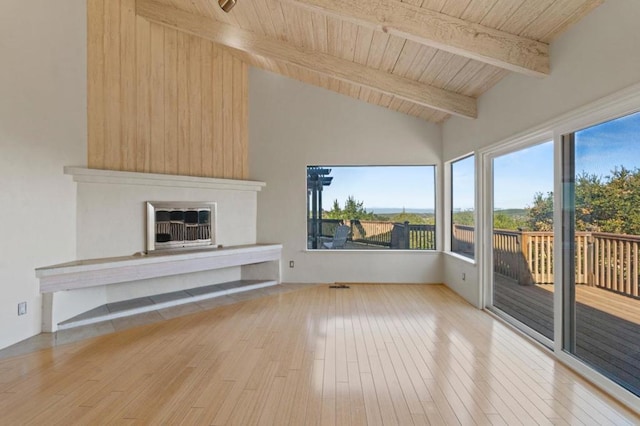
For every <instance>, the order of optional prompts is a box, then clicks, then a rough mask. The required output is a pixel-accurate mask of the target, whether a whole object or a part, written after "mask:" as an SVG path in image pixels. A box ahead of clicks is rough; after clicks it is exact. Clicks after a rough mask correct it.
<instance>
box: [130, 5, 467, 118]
mask: <svg viewBox="0 0 640 426" xmlns="http://www.w3.org/2000/svg"><path fill="white" fill-rule="evenodd" d="M136 13H137V14H138V15H139V16H141V17H143V18H145V19H147V20H149V21H152V22H156V23H159V24H162V25H165V26H168V27H171V28H175V29H177V30H179V31H183V32H187V33H189V34H193V35H195V36H198V37H201V38H204V39H207V40H210V41H213V42H215V43H218V44H221V45H224V46H226V47H228V48H230V49H232V50H235V51H238V52H241V53H243V54H250V55H255V56H261V57H265V58H270V59H275V60H278V61H283V62H286V63H288V64H292V65H296V66H299V67H302V68H305V69H308V70H311V71H315V72H318V73H321V74H324V75H327V76H330V77H333V78H337V79H339V80H342V81H345V82H349V83H353V84H358V85H360V86H364V87H367V88H370V89H373V90H376V91H379V92H382V93H385V94H387V95H391V96H396V97H398V98H400V99H403V100H406V101H409V102H413V103H415V104H418V105H421V106H424V107H428V108H433V109H436V110H439V111H444V112H446V113H449V114H453V115H457V116H461V117H466V118H476V117H477V105H476V100H475V99H474V98H472V97H469V96H465V95H461V94H459V93H455V92H451V91H448V90H444V89H441V88H438V87H434V86H430V85H426V84H423V83H420V82H417V81H414V80H410V79H407V78H404V77H401V76H397V75H394V74H391V73H387V72H385V71H381V70H377V69H374V68H370V67H367V66H366V65H361V64H358V63H355V62H352V61H348V60H346V59H342V58H338V57H335V56H331V55H328V54H326V53H322V52H317V51H312V50H309V49H305V48H302V47H298V46H294V45H291V44H289V43H287V42H284V41H280V40H275V39H271V38H269V37H265V36H262V35H259V34H255V33H252V32H249V31H246V30H243V29H240V28H237V27H235V26H231V25H228V24H225V23H222V22H220V21H217V20H215V19H211V18H208V17H204V16H201V15H195V14H192V13H189V12H185V11H182V10H179V9H176V8H173V7H171V6H167V5H165V4H162V3H158V2H156V1H154V0H137V1H136Z"/></svg>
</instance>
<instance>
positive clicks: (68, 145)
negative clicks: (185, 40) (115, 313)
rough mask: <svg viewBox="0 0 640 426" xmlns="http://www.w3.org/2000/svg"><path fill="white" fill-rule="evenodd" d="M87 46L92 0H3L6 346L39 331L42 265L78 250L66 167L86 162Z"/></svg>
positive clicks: (0, 330)
mask: <svg viewBox="0 0 640 426" xmlns="http://www.w3.org/2000/svg"><path fill="white" fill-rule="evenodd" d="M85 51H86V6H85V1H84V0H56V1H51V0H28V1H25V0H2V1H1V2H0V58H2V59H1V60H0V62H1V64H0V229H1V230H2V233H1V235H2V242H1V245H0V247H1V248H0V295H1V297H0V348H3V347H6V346H8V345H11V344H13V343H15V342H18V341H20V340H23V339H26V338H28V337H30V336H32V335H35V334H37V333H39V332H40V321H41V297H40V295H39V292H38V281H37V280H36V278H35V273H34V268H36V267H38V266H43V265H48V264H54V263H60V262H63V261H68V260H70V259H73V258H74V256H75V218H76V215H75V185H74V184H73V182H72V181H71V178H70V177H69V176H64V175H63V166H64V165H67V164H83V163H85V161H86V89H85V87H86V77H85V75H86V53H85ZM23 301H26V302H27V303H28V310H27V315H25V316H20V317H18V316H17V304H18V303H19V302H23Z"/></svg>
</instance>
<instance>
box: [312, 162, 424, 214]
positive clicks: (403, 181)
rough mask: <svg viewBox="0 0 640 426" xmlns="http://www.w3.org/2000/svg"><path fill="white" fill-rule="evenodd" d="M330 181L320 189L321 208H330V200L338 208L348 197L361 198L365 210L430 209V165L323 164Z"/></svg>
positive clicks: (359, 199) (331, 204)
mask: <svg viewBox="0 0 640 426" xmlns="http://www.w3.org/2000/svg"><path fill="white" fill-rule="evenodd" d="M327 167H328V168H330V169H331V174H330V175H329V176H333V182H332V183H331V185H329V186H326V187H325V188H324V191H323V194H322V200H323V208H324V209H325V210H330V209H331V207H332V206H333V200H338V202H339V203H340V207H344V202H345V200H346V199H347V197H348V196H350V195H353V196H354V197H355V199H356V200H358V201H364V207H365V208H366V209H367V210H369V211H370V210H372V209H375V208H393V207H395V208H399V209H402V208H403V207H404V208H407V209H433V208H434V204H435V203H434V168H433V166H402V167H399V166H335V167H332V166H327Z"/></svg>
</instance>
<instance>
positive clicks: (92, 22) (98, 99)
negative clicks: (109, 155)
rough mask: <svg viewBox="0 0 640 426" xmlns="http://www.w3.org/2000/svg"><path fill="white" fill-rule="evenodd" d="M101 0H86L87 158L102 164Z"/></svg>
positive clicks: (92, 164) (94, 164)
mask: <svg viewBox="0 0 640 426" xmlns="http://www.w3.org/2000/svg"><path fill="white" fill-rule="evenodd" d="M104 2H105V0H88V1H87V137H88V141H89V143H88V146H87V156H88V158H87V161H88V165H89V167H92V168H96V169H102V168H104V127H105V123H104V20H103V16H104Z"/></svg>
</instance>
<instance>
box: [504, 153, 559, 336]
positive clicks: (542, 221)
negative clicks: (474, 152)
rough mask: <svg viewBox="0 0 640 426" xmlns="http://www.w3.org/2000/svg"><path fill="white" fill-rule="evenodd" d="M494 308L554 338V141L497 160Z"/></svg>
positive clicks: (538, 333) (533, 331)
mask: <svg viewBox="0 0 640 426" xmlns="http://www.w3.org/2000/svg"><path fill="white" fill-rule="evenodd" d="M492 163H493V165H492V168H493V209H492V210H493V212H492V213H493V227H492V232H491V246H492V253H491V258H492V260H493V265H492V267H493V298H492V309H495V310H497V311H498V314H499V315H502V314H506V315H507V316H508V317H509V319H510V320H515V321H517V322H518V323H519V325H524V326H525V328H524V331H525V332H527V333H529V334H531V335H532V336H533V337H534V338H536V339H538V340H539V341H540V342H541V343H543V344H545V345H547V346H549V347H551V346H552V342H553V340H554V336H555V335H554V320H553V318H554V311H553V308H554V304H553V293H554V280H553V270H552V264H553V232H552V231H553V142H552V141H548V142H544V143H540V144H537V145H532V146H531V145H529V146H527V147H524V148H522V149H518V150H516V151H510V152H506V153H504V154H502V155H497V156H495V157H494V158H493V161H492Z"/></svg>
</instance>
